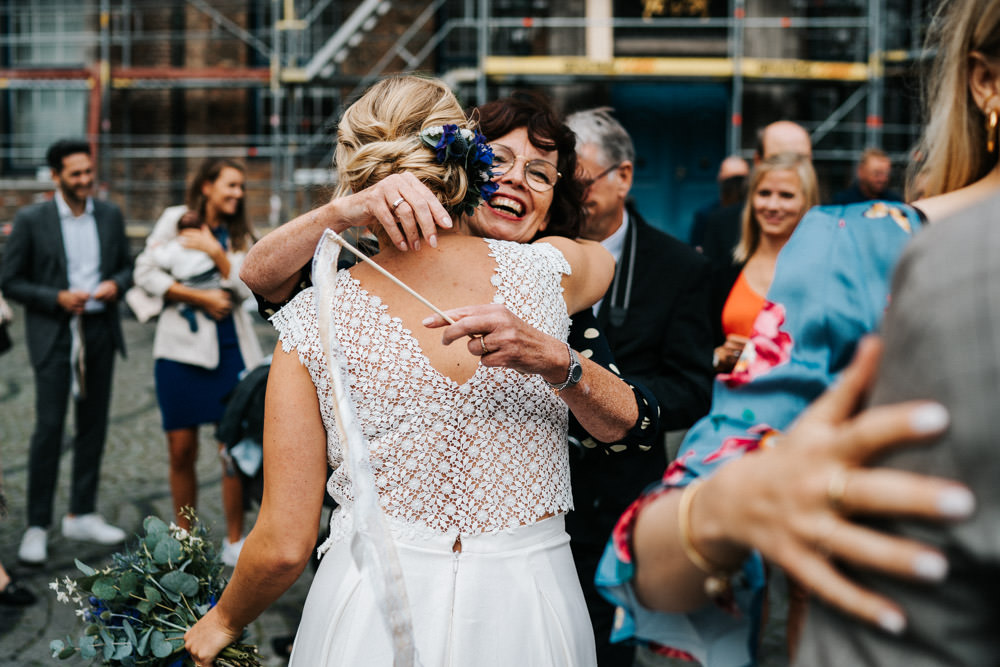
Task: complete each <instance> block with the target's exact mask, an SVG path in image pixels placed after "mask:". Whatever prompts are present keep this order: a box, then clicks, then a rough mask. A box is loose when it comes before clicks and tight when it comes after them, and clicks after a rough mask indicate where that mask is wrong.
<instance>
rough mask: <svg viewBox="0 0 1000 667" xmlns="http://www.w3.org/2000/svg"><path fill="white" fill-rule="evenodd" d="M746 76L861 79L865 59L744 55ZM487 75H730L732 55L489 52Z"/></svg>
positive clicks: (865, 73)
mask: <svg viewBox="0 0 1000 667" xmlns="http://www.w3.org/2000/svg"><path fill="white" fill-rule="evenodd" d="M741 69H742V73H743V77H744V78H747V79H813V80H825V81H865V80H867V79H868V78H869V66H868V64H867V63H857V62H833V61H819V60H796V59H789V58H743V59H742V66H741ZM485 70H486V74H487V76H489V77H492V78H495V79H503V78H505V77H516V76H608V77H614V76H640V77H641V76H652V77H678V78H685V77H688V78H730V77H732V76H733V74H734V72H735V70H734V61H733V60H732V59H730V58H615V59H613V60H609V61H598V60H591V59H589V58H586V57H584V56H489V57H487V58H486V62H485Z"/></svg>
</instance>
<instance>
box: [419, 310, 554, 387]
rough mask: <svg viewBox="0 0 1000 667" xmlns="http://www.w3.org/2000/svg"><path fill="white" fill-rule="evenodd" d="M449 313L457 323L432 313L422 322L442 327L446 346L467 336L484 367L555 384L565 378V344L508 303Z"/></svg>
mask: <svg viewBox="0 0 1000 667" xmlns="http://www.w3.org/2000/svg"><path fill="white" fill-rule="evenodd" d="M446 314H447V315H448V316H449V317H450V318H452V319H453V320H454V321H455V323H454V324H452V325H449V324H448V323H447V322H446V321H445V320H444V318H443V317H441V316H440V315H432V316H430V317H428V318H427V319H425V320H424V322H423V324H424V326H426V327H430V328H437V327H443V330H442V332H441V341H442V342H443V343H444V344H445V345H450V344H451V343H453V342H455V341H456V340H459V339H461V338H465V337H468V342H467V345H468V348H469V353H470V354H474V355H476V356H478V357H480V361H481V363H482V364H483V365H484V366H491V367H498V366H499V367H504V368H512V369H514V370H516V371H517V372H519V373H522V374H525V375H541V376H542V378H544V379H545V380H546V381H547V382H553V383H558V382H562V381H563V380H565V379H566V371H567V368H568V365H569V360H568V353H567V352H566V343H564V342H561V341H559V340H557V339H556V338H553V337H552V336H549V335H547V334H545V333H542V332H541V331H539V330H538V329H536V328H534V327H532V326H530V325H529V324H527V323H526V322H525V321H524V320H522V319H521V318H519V317H517V316H516V315H514V314H513V313H512V312H510V310H508V309H507V308H506V307H505V306H503V305H501V304H495V303H491V304H484V305H479V306H464V307H462V308H455V309H453V310H449V311H446ZM487 336H489V339H490V342H489V344H487V343H486V337H487ZM477 339H478V340H477Z"/></svg>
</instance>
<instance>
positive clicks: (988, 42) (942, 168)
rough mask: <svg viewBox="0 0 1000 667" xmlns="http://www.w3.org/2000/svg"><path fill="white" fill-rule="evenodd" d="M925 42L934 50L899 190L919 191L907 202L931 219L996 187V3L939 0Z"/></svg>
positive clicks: (999, 116) (999, 18)
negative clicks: (921, 125) (912, 156)
mask: <svg viewBox="0 0 1000 667" xmlns="http://www.w3.org/2000/svg"><path fill="white" fill-rule="evenodd" d="M927 42H928V44H929V45H935V46H936V47H937V49H938V57H937V59H936V60H935V62H934V66H933V67H932V69H931V72H930V75H929V76H928V77H927V79H926V82H925V90H924V95H925V99H926V108H925V112H924V113H925V115H926V117H927V126H926V128H925V129H924V133H923V136H922V138H921V141H920V145H919V146H918V148H917V151H916V154H917V155H919V156H920V159H918V160H915V161H914V163H913V164H912V165H911V169H910V183H909V187H908V188H907V189H908V192H907V194H909V195H911V196H912V195H919V196H920V199H919V200H917V201H916V202H914V206H915V207H916V208H917V209H919V210H920V211H921V212H923V213H924V214H925V216H926V217H927V218H928V219H929V220H930V221H932V222H933V221H935V220H938V219H940V218H942V217H945V216H947V215H949V214H951V213H954V212H956V211H959V210H961V209H963V208H967V207H969V206H971V205H973V204H975V203H977V202H980V201H982V200H983V199H986V198H987V197H989V196H991V195H994V194H996V193H997V191H998V190H997V189H998V186H1000V167H998V160H997V155H998V152H1000V134H998V133H1000V3H996V2H991V1H990V0H964V1H961V2H954V3H948V2H942V3H941V4H940V6H939V7H938V12H937V14H936V15H935V17H934V20H933V21H932V22H931V27H930V30H929V32H928V37H927Z"/></svg>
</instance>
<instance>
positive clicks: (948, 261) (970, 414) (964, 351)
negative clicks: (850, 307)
mask: <svg viewBox="0 0 1000 667" xmlns="http://www.w3.org/2000/svg"><path fill="white" fill-rule="evenodd" d="M998 206H1000V198H997V197H993V198H991V199H989V200H988V201H986V202H985V203H982V204H979V205H977V206H974V207H972V208H970V209H967V210H966V211H963V212H961V213H959V214H958V215H956V216H955V217H954V218H952V219H948V220H942V221H941V222H938V223H937V224H935V225H933V226H932V227H930V228H929V229H926V230H924V231H922V232H921V233H920V235H919V236H917V238H916V239H915V240H914V241H913V243H912V244H911V245H910V247H909V248H908V249H907V251H906V253H905V254H904V255H903V258H902V259H901V260H900V263H899V266H898V268H897V271H896V275H895V277H894V285H893V297H892V304H891V306H890V308H889V311H888V312H887V314H886V318H885V323H884V325H883V330H884V340H885V353H884V355H883V359H882V363H881V366H880V368H879V376H878V380H877V381H876V384H875V387H874V390H873V394H872V402H873V403H874V404H876V405H882V404H887V403H897V402H900V401H906V400H911V399H933V400H935V401H938V402H940V403H941V404H943V405H944V406H945V407H946V408H947V409H948V412H949V414H950V415H951V425H950V426H949V429H948V431H947V432H946V433H945V434H944V435H943V436H942V437H941V438H940V439H939V440H938V441H937V442H935V443H933V444H932V445H931V446H927V447H902V448H899V449H897V450H895V451H894V452H893V453H892V454H891V455H890V456H889V457H888V458H887V459H886V460H885V461H884V462H882V463H883V464H884V465H886V466H892V467H896V468H900V469H903V470H910V471H915V472H920V473H931V474H934V475H936V476H940V477H950V478H953V479H957V480H960V481H961V482H963V483H964V484H966V485H968V486H969V488H970V489H972V491H973V492H974V493H975V495H976V505H977V510H976V513H975V515H974V516H973V517H972V519H970V520H969V521H966V522H964V523H959V524H938V523H929V522H920V521H916V520H909V521H906V520H893V521H880V522H878V523H876V522H870V523H871V524H872V525H875V526H876V527H877V528H879V529H882V530H887V531H890V532H893V533H896V534H898V535H901V536H903V537H906V538H910V539H914V540H918V541H921V542H925V543H927V544H929V545H931V546H934V547H936V548H937V549H939V550H940V551H941V553H943V554H944V555H945V556H946V557H947V559H948V563H949V573H948V578H947V579H946V580H945V581H944V582H942V583H941V584H938V585H933V584H921V583H916V582H913V581H903V580H896V579H892V578H890V577H888V576H879V575H877V574H872V573H869V572H865V573H862V572H856V573H855V572H852V573H851V575H852V576H853V577H854V578H855V580H857V581H858V582H859V583H860V584H861V585H863V586H866V587H869V588H871V589H872V590H874V591H875V592H877V593H879V594H881V595H884V596H886V597H887V598H889V599H891V600H894V601H896V602H897V603H898V604H899V605H900V606H901V607H902V610H903V613H904V614H905V615H906V619H907V625H906V628H905V630H903V631H902V632H901V633H900V634H899V635H891V634H888V633H886V632H884V631H882V630H879V629H877V628H874V627H872V626H869V625H867V624H865V623H862V622H860V621H856V620H854V619H851V618H847V617H846V616H844V615H842V614H841V613H839V612H837V611H834V610H833V609H831V608H829V607H826V606H824V605H821V604H819V603H817V602H813V603H812V605H811V607H810V609H809V614H808V617H807V620H806V629H805V635H804V637H803V641H802V643H801V645H800V650H799V655H798V660H797V664H799V665H803V666H805V665H809V666H810V667H812V666H817V665H824V666H825V665H843V666H845V667H846V666H848V665H850V666H851V667H857V666H859V665H907V667H945V666H947V667H973V666H976V667H978V666H981V665H996V664H997V663H998V661H1000V633H998V632H997V630H998V628H1000V483H998V480H1000V453H998V450H997V442H996V429H997V389H998V388H1000V353H998V348H1000V225H998V224H997V219H996V218H997V207H998Z"/></svg>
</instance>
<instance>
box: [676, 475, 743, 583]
mask: <svg viewBox="0 0 1000 667" xmlns="http://www.w3.org/2000/svg"><path fill="white" fill-rule="evenodd" d="M700 488H701V480H697V481H694V482H691V483H690V484H688V485H687V486H686V487H684V491H683V492H682V493H681V500H680V504H679V505H678V506H677V528H678V531H679V532H680V538H681V548H682V549H683V550H684V554H685V555H686V556H687V557H688V560H690V561H691V562H692V563H693V564H694V566H695V567H697V568H698V569H699V570H701V571H702V572H704V573H705V574H707V575H708V576H707V577H706V579H705V594H706V595H708V597H710V598H712V599H713V600H714V599H718V598H720V597H722V596H724V595H726V594H728V593H729V592H730V590H731V589H732V583H731V581H730V579H731V578H732V576H733V574H735V573H736V571H735V570H727V569H726V568H721V567H718V566H717V565H715V564H713V563H712V562H711V561H710V560H708V559H707V558H705V556H703V555H702V554H701V552H700V551H698V549H697V548H695V546H694V543H693V542H692V541H691V503H692V502H694V497H695V494H697V493H698V490H699V489H700Z"/></svg>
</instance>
